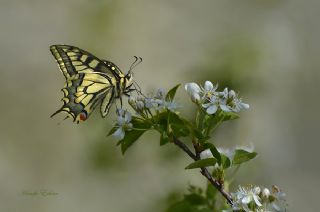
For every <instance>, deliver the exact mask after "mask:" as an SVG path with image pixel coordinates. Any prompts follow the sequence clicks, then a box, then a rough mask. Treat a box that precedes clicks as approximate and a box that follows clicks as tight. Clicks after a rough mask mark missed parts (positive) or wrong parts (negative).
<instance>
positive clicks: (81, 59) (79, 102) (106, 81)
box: [50, 45, 142, 123]
mask: <svg viewBox="0 0 320 212" xmlns="http://www.w3.org/2000/svg"><path fill="white" fill-rule="evenodd" d="M50 51H51V53H52V54H53V56H54V57H55V59H56V61H57V63H58V65H59V68H60V70H61V72H62V74H63V75H64V77H65V79H66V83H65V86H64V87H63V88H62V89H61V90H62V92H63V94H64V96H63V98H62V101H63V105H62V107H61V108H60V109H59V110H57V111H56V112H55V113H53V114H52V115H51V117H53V116H54V115H56V114H58V113H60V112H66V113H67V117H66V118H68V117H72V118H73V121H74V122H77V123H79V122H80V121H85V120H86V119H87V118H88V117H89V115H90V114H91V113H92V111H93V110H94V109H95V108H96V107H97V106H98V105H99V104H100V112H101V115H102V117H105V116H106V115H107V114H108V112H109V110H110V107H111V105H112V104H113V102H114V101H115V99H117V98H119V99H120V102H121V106H122V95H127V96H130V95H129V94H130V92H132V91H133V90H136V89H135V88H132V86H133V85H134V84H133V83H134V81H133V75H132V73H131V70H132V68H133V67H134V66H136V65H137V64H138V63H140V62H142V59H141V58H139V59H138V57H135V58H136V60H135V62H134V63H133V64H132V65H131V67H130V69H129V71H128V73H127V74H123V72H122V71H121V70H120V69H119V68H118V66H116V65H115V64H114V63H112V62H110V61H107V60H102V59H99V58H97V57H95V56H94V55H92V54H91V53H89V52H87V51H85V50H82V49H80V48H78V47H74V46H69V45H52V46H50ZM138 60H139V61H138ZM137 61H138V63H136V62H137Z"/></svg>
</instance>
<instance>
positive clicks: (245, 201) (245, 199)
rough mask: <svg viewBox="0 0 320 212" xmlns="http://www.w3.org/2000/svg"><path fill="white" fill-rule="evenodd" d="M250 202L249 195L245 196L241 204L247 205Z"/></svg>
mask: <svg viewBox="0 0 320 212" xmlns="http://www.w3.org/2000/svg"><path fill="white" fill-rule="evenodd" d="M251 201H252V196H251V195H247V196H245V197H243V198H242V200H241V202H242V203H243V204H249V203H250V202H251Z"/></svg>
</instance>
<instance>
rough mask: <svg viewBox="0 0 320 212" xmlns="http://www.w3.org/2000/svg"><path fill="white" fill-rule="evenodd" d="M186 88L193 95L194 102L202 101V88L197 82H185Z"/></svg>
mask: <svg viewBox="0 0 320 212" xmlns="http://www.w3.org/2000/svg"><path fill="white" fill-rule="evenodd" d="M184 88H185V90H186V91H187V93H188V94H189V95H190V96H191V100H192V101H193V102H198V101H200V99H201V97H200V92H201V88H200V86H199V85H198V84H197V83H195V82H190V83H187V84H185V86H184Z"/></svg>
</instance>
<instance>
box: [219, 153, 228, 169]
mask: <svg viewBox="0 0 320 212" xmlns="http://www.w3.org/2000/svg"><path fill="white" fill-rule="evenodd" d="M220 155H221V166H222V168H223V169H227V168H229V167H230V166H231V161H230V158H228V157H227V156H226V155H224V154H220Z"/></svg>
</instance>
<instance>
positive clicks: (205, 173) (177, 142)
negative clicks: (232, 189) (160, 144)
mask: <svg viewBox="0 0 320 212" xmlns="http://www.w3.org/2000/svg"><path fill="white" fill-rule="evenodd" d="M173 143H174V144H175V145H177V146H178V147H179V148H180V149H182V150H183V151H184V152H186V153H187V154H188V155H189V156H190V157H191V158H192V159H193V160H194V161H198V160H200V158H199V157H197V156H196V155H195V154H194V153H193V152H192V151H191V150H190V149H189V148H188V147H187V145H185V144H184V143H183V142H181V141H180V140H179V139H177V138H175V137H174V138H173ZM200 173H201V174H202V175H203V176H205V177H206V178H207V179H208V181H209V182H210V183H211V184H212V185H213V186H214V187H215V188H216V189H217V190H218V191H219V192H220V193H221V194H222V196H223V197H224V198H226V200H227V202H228V203H229V204H230V206H232V205H233V200H232V197H231V195H230V194H229V193H228V192H226V191H225V190H224V189H223V184H221V183H219V182H218V181H217V180H216V179H214V178H213V177H212V175H211V174H210V172H209V171H208V169H207V168H201V171H200Z"/></svg>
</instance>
